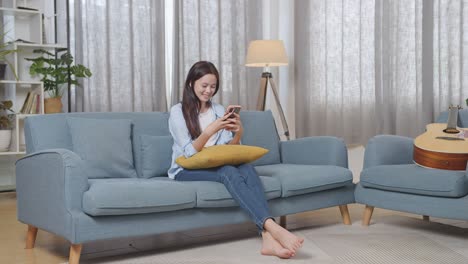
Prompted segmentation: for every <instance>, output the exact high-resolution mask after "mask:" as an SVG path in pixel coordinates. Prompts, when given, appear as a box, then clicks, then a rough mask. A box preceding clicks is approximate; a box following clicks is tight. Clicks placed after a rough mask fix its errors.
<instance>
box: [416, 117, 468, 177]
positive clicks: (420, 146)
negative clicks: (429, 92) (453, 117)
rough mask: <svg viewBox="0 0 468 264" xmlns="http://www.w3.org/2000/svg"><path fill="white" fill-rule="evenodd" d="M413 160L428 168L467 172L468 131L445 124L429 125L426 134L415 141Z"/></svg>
mask: <svg viewBox="0 0 468 264" xmlns="http://www.w3.org/2000/svg"><path fill="white" fill-rule="evenodd" d="M457 114H458V113H457ZM449 119H450V118H449ZM455 124H456V121H455ZM444 131H446V132H444ZM447 131H449V132H447ZM455 131H456V133H457V134H455ZM465 137H466V138H465ZM413 160H414V162H415V163H416V164H418V165H420V166H423V167H428V168H434V169H444V170H465V169H466V163H467V161H468V129H467V130H462V129H457V128H456V126H455V128H454V127H451V126H450V124H449V126H447V124H445V123H433V124H429V125H427V126H426V132H425V133H423V134H421V135H420V136H418V137H417V138H416V139H415V140H414V151H413Z"/></svg>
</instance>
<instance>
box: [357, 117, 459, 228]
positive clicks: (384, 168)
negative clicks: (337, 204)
mask: <svg viewBox="0 0 468 264" xmlns="http://www.w3.org/2000/svg"><path fill="white" fill-rule="evenodd" d="M447 119H448V113H447V112H443V113H441V115H440V116H439V117H438V118H437V120H436V122H435V123H446V122H447ZM458 127H468V111H467V110H462V111H460V112H459V115H458ZM413 141H414V139H413V138H407V137H400V136H393V135H379V136H376V137H374V138H372V139H370V140H369V142H368V144H367V146H366V151H365V155H364V168H363V170H362V173H361V179H360V182H359V184H358V185H357V186H356V192H355V196H356V202H357V203H361V204H365V205H366V209H365V212H364V216H363V222H362V223H363V225H365V226H368V225H369V223H370V220H371V217H372V212H373V210H374V207H378V208H385V209H389V210H395V211H403V212H409V213H414V214H420V215H423V217H424V219H425V220H429V217H430V216H434V217H440V218H449V219H459V220H468V206H467V205H468V176H467V175H468V174H467V171H449V170H439V169H429V168H423V167H421V166H418V165H416V164H415V163H414V162H413Z"/></svg>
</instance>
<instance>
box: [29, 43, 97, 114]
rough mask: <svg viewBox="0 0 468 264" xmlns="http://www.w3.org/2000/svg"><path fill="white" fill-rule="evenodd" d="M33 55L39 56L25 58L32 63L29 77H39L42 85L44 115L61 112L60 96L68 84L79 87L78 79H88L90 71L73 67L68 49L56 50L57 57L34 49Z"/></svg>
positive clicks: (76, 66) (79, 65) (78, 66)
mask: <svg viewBox="0 0 468 264" xmlns="http://www.w3.org/2000/svg"><path fill="white" fill-rule="evenodd" d="M33 53H37V54H40V56H39V57H36V58H26V60H28V61H32V64H31V67H30V68H29V73H30V74H31V76H33V77H34V76H38V75H39V76H40V77H41V81H42V82H43V83H44V91H46V92H47V94H48V98H46V99H45V102H44V108H45V112H46V113H60V112H62V95H63V91H64V89H65V87H67V86H68V85H69V84H74V85H77V86H79V83H78V78H89V77H91V75H92V73H91V70H90V69H88V68H86V67H85V66H83V65H81V64H76V65H73V56H72V55H71V54H70V52H69V51H68V49H58V50H57V56H56V55H55V54H53V53H51V52H49V51H47V50H44V49H36V50H34V51H33Z"/></svg>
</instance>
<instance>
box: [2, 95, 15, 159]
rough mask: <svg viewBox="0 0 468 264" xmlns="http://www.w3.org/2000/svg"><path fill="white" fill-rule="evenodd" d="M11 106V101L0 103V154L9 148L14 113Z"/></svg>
mask: <svg viewBox="0 0 468 264" xmlns="http://www.w3.org/2000/svg"><path fill="white" fill-rule="evenodd" d="M12 106H13V102H12V101H9V100H8V101H2V102H0V152H4V151H8V150H9V148H10V143H11V131H12V129H13V128H14V127H15V112H14V111H13V110H12V109H11V107H12Z"/></svg>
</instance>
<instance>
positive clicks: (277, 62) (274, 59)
mask: <svg viewBox="0 0 468 264" xmlns="http://www.w3.org/2000/svg"><path fill="white" fill-rule="evenodd" d="M283 65H288V57H287V56H286V50H285V48H284V44H283V41H282V40H253V41H251V42H250V44H249V48H248V50H247V57H246V58H245V66H248V67H270V66H283Z"/></svg>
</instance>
